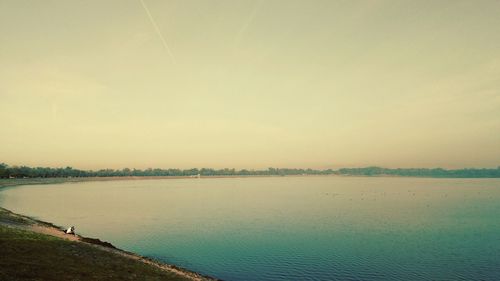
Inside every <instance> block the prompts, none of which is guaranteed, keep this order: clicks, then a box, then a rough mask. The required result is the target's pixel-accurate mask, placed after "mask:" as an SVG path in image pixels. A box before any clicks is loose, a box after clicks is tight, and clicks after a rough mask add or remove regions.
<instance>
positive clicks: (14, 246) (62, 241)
mask: <svg viewBox="0 0 500 281" xmlns="http://www.w3.org/2000/svg"><path fill="white" fill-rule="evenodd" d="M83 180H92V179H91V178H87V179H83ZM94 180H95V179H94ZM101 180H102V179H101ZM68 181H81V179H64V178H56V179H12V180H0V188H3V187H10V186H17V185H27V184H54V183H62V182H68ZM0 280H2V281H11V280H54V281H57V280H213V279H211V278H208V277H203V276H200V275H198V274H196V273H192V272H189V271H187V270H184V269H180V268H177V267H175V266H171V265H167V264H162V263H159V262H156V261H152V260H149V259H147V258H144V257H141V256H139V255H136V254H133V253H129V252H125V251H122V250H120V249H116V248H114V247H112V246H110V244H106V243H103V242H102V241H99V240H98V239H92V238H86V237H79V236H73V235H67V234H64V232H63V231H61V230H60V228H58V227H57V226H54V225H52V224H50V223H46V222H41V221H37V220H34V219H32V218H29V217H25V216H21V215H18V214H15V213H12V212H10V211H9V210H6V209H3V208H0Z"/></svg>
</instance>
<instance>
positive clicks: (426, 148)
mask: <svg viewBox="0 0 500 281" xmlns="http://www.w3.org/2000/svg"><path fill="white" fill-rule="evenodd" d="M499 15H500V1H460V0H453V1H445V0H440V1H405V0H396V1H375V0H370V1H369V0H366V1H356V0H352V1H351V0H349V1H334V0H326V1H309V0H307V1H306V0H301V1H293V0H289V1H276V0H269V1H268V0H263V1H243V0H238V1H234V0H227V1H225V0H201V1H193V0H182V1H173V0H162V1H159V0H142V1H141V0H120V1H112V0H104V1H103V0H85V1H83V0H79V1H74V0H61V1H50V0H46V1H32V0H0V120H2V126H1V129H0V162H5V163H7V164H10V165H28V166H52V167H61V166H72V167H75V168H83V169H100V168H124V167H130V168H133V167H135V168H147V167H158V168H192V167H213V168H224V167H229V168H247V169H265V168H267V167H290V168H293V167H297V168H316V169H325V168H338V167H359V166H369V165H378V166H384V167H444V168H462V167H497V166H499V165H500V16H499Z"/></svg>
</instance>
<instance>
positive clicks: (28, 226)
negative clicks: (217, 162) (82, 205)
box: [0, 178, 220, 281]
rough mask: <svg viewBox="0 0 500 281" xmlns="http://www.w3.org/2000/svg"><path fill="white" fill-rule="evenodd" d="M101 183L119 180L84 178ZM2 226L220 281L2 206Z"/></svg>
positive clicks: (46, 181) (13, 183) (43, 181)
mask: <svg viewBox="0 0 500 281" xmlns="http://www.w3.org/2000/svg"><path fill="white" fill-rule="evenodd" d="M96 180H97V181H99V180H117V179H116V178H112V179H106V178H101V179H95V178H93V179H84V180H83V181H96ZM80 181H82V180H78V179H73V180H72V179H65V178H58V179H39V180H37V181H35V182H34V181H24V180H15V181H10V182H2V183H0V190H1V189H3V188H8V187H14V186H21V185H22V186H26V185H38V184H58V183H68V182H80ZM0 214H1V215H2V216H0V226H4V227H7V228H13V229H18V230H23V231H30V232H34V233H38V234H44V235H49V236H52V237H56V238H59V239H63V240H69V241H72V242H75V243H82V244H85V245H89V246H91V247H93V248H96V249H99V250H101V251H106V252H108V253H111V254H113V255H119V256H121V257H125V258H127V259H130V260H131V261H138V262H141V263H144V264H146V265H149V266H152V267H155V268H157V269H159V270H162V271H166V272H169V273H174V274H176V275H178V276H181V277H184V278H186V279H189V280H196V281H205V280H207V281H212V280H220V279H217V278H213V277H211V276H206V275H202V274H199V273H196V272H193V271H190V270H189V269H186V268H182V267H180V266H177V265H174V264H168V263H165V262H161V261H158V260H155V259H152V258H148V257H144V256H141V255H139V254H136V253H133V252H129V251H126V250H123V249H119V248H116V247H115V246H113V245H112V244H111V243H109V242H105V241H101V240H99V239H97V238H90V237H84V236H79V235H72V234H66V233H64V230H63V228H62V227H59V226H57V225H54V224H53V223H50V222H45V221H41V220H38V219H35V218H32V217H29V216H25V215H21V214H17V213H14V212H12V211H10V210H8V209H5V208H3V207H1V206H0Z"/></svg>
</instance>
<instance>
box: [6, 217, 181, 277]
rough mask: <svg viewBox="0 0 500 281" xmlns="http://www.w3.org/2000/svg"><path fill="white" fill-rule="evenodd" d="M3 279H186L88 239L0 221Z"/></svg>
mask: <svg viewBox="0 0 500 281" xmlns="http://www.w3.org/2000/svg"><path fill="white" fill-rule="evenodd" d="M0 280H3V281H10V280H54V281H58V280H75V281H76V280H186V279H184V278H183V277H180V276H177V275H175V274H174V273H169V272H165V271H161V270H160V269H158V268H156V267H154V266H151V265H148V264H145V263H143V262H140V261H136V260H132V259H129V258H126V257H122V256H120V255H117V254H114V253H109V252H106V251H103V250H101V249H97V248H95V247H93V246H91V245H87V244H84V243H78V242H72V241H67V240H63V239H59V238H56V237H53V236H48V235H44V234H39V233H35V232H31V231H25V230H21V229H15V228H11V227H6V226H2V225H0Z"/></svg>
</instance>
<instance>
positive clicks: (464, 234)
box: [0, 176, 500, 280]
mask: <svg viewBox="0 0 500 281" xmlns="http://www.w3.org/2000/svg"><path fill="white" fill-rule="evenodd" d="M0 204H1V205H2V206H3V207H5V208H7V209H10V210H13V211H14V212H18V213H22V214H26V215H30V216H36V217H37V218H39V219H42V220H47V221H51V222H53V223H55V224H58V225H64V226H68V225H75V226H76V230H77V232H78V233H80V234H82V235H85V236H91V237H99V238H101V239H103V240H107V241H110V242H112V243H113V244H114V245H116V246H118V247H120V248H123V249H126V250H130V251H134V252H137V253H140V254H142V255H146V256H150V257H154V258H156V259H159V260H162V261H165V262H168V263H173V264H177V265H179V266H182V267H186V268H188V269H191V270H194V271H197V272H200V273H202V274H207V275H211V276H214V277H218V278H221V279H224V280H500V180H499V179H419V178H354V177H328V176H325V177H271V178H213V179H203V178H202V179H166V180H129V181H108V182H84V183H68V184H58V185H43V186H42V185H40V186H23V187H15V188H9V189H5V190H3V191H1V192H0Z"/></svg>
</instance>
